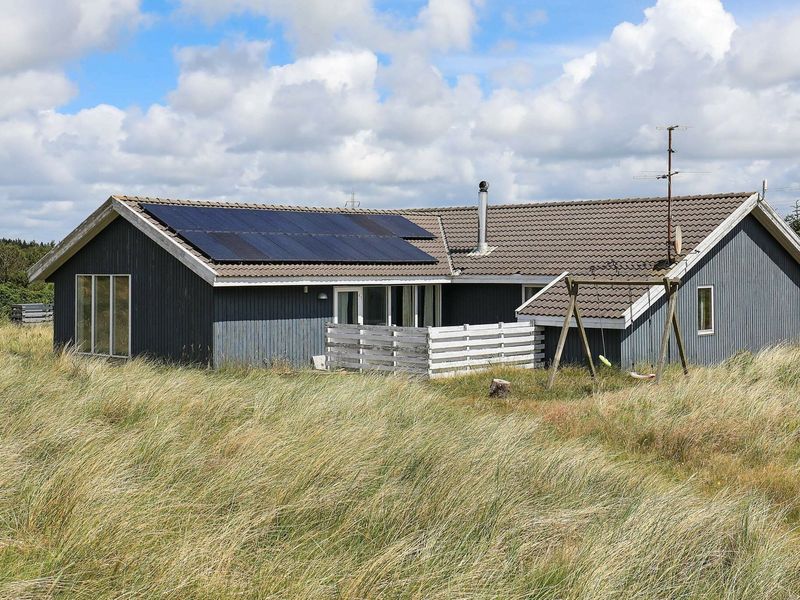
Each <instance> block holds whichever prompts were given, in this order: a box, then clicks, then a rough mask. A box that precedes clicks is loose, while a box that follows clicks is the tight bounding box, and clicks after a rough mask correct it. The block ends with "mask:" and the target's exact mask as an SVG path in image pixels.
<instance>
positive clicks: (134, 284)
mask: <svg viewBox="0 0 800 600" xmlns="http://www.w3.org/2000/svg"><path fill="white" fill-rule="evenodd" d="M77 274H96V275H103V274H130V276H131V352H132V354H133V355H134V356H137V355H142V354H146V355H149V356H152V357H155V358H161V359H166V360H174V361H183V362H200V363H205V362H208V361H210V359H211V345H212V338H211V318H212V308H213V305H212V287H211V286H210V285H208V284H207V283H206V282H204V281H203V280H202V279H200V278H199V277H198V276H197V275H195V274H194V273H192V272H191V271H190V270H189V269H188V268H186V267H185V266H183V265H182V264H181V263H180V262H178V260H176V259H175V258H173V257H172V256H171V255H170V254H169V253H167V252H166V251H165V250H163V249H162V248H161V247H160V246H158V245H157V244H155V243H154V242H153V241H151V240H150V239H149V238H148V237H147V236H146V235H144V234H143V233H142V232H141V231H139V230H138V229H136V228H135V227H133V226H132V225H131V224H130V223H128V222H127V221H125V220H124V219H123V218H121V217H117V219H116V220H115V221H113V222H112V223H111V224H110V225H108V227H106V228H105V229H104V230H103V231H101V232H100V233H99V234H98V235H97V236H96V237H95V238H94V239H93V240H91V241H90V242H89V243H88V244H87V245H86V246H84V247H83V248H82V249H81V250H80V251H79V252H78V253H77V254H76V255H75V256H73V257H72V258H71V259H70V260H69V261H67V262H66V263H65V264H64V265H63V266H62V267H61V268H60V269H58V270H57V271H56V272H55V273H53V275H52V276H51V277H50V278H49V279H48V280H49V281H52V282H53V283H54V284H55V307H54V313H53V321H54V323H53V327H54V342H55V345H56V347H60V346H63V345H66V344H72V343H74V336H75V275H77Z"/></svg>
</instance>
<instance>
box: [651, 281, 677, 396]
mask: <svg viewBox="0 0 800 600" xmlns="http://www.w3.org/2000/svg"><path fill="white" fill-rule="evenodd" d="M663 284H664V287H665V289H666V294H667V299H668V300H667V314H666V316H665V317H664V333H663V334H662V335H661V350H660V352H659V354H658V368H657V369H656V383H661V377H662V376H663V374H664V365H665V364H666V362H667V350H668V348H669V330H670V327H671V326H672V319H673V318H674V317H675V301H676V299H677V297H678V296H677V294H675V290H674V289H673V287H672V285H671V284H670V281H669V280H668V279H665V280H664V281H663Z"/></svg>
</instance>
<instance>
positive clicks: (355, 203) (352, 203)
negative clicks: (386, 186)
mask: <svg viewBox="0 0 800 600" xmlns="http://www.w3.org/2000/svg"><path fill="white" fill-rule="evenodd" d="M359 206H361V201H360V200H356V192H355V190H353V191H351V192H350V198H348V199H347V200H345V201H344V207H345V208H358V207H359Z"/></svg>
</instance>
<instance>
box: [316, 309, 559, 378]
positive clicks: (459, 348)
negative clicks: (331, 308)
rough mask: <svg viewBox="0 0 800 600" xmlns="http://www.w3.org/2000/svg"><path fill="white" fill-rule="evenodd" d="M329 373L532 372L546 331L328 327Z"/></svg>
mask: <svg viewBox="0 0 800 600" xmlns="http://www.w3.org/2000/svg"><path fill="white" fill-rule="evenodd" d="M325 337H326V348H325V362H326V367H327V368H328V369H329V370H335V369H348V370H355V371H387V372H403V373H411V374H414V375H421V376H426V377H444V376H447V375H455V374H459V373H467V372H470V371H474V370H480V369H486V368H489V367H491V366H494V365H508V366H516V367H522V368H526V369H532V368H535V367H539V366H541V365H542V361H543V359H544V331H543V329H542V328H541V327H537V326H535V325H534V324H533V323H531V322H529V321H526V322H521V323H494V324H491V325H461V326H456V327H394V326H388V327H387V326H382V325H338V324H333V323H329V324H328V325H327V326H326V335H325Z"/></svg>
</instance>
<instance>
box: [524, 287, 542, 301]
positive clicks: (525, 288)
mask: <svg viewBox="0 0 800 600" xmlns="http://www.w3.org/2000/svg"><path fill="white" fill-rule="evenodd" d="M521 287H522V304H525V303H526V302H527V301H528V300H529V298H526V297H525V290H527V289H528V288H533V289H535V290H536V291H535V292H534V293H533V294H531V298H532V297H533V296H535V295H536V294H538V293H539V292H541V291H542V290H543V289H544V287H545V286H543V285H533V284H527V283H523V284H522V286H521Z"/></svg>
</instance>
